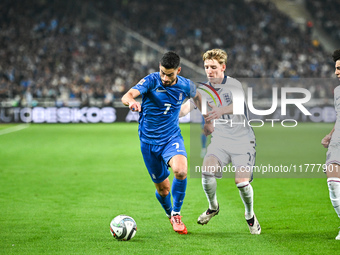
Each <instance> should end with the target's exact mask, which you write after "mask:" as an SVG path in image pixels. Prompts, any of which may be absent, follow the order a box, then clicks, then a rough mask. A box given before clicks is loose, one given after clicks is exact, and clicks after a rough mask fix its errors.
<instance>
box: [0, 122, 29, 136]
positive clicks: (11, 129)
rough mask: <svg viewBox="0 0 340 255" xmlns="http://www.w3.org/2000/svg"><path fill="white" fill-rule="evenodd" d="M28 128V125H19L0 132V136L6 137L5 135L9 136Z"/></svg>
mask: <svg viewBox="0 0 340 255" xmlns="http://www.w3.org/2000/svg"><path fill="white" fill-rule="evenodd" d="M28 127H29V124H20V125H17V126H14V127H10V128H6V129H3V130H0V135H6V134H9V133H13V132H16V131H20V130H22V129H25V128H28Z"/></svg>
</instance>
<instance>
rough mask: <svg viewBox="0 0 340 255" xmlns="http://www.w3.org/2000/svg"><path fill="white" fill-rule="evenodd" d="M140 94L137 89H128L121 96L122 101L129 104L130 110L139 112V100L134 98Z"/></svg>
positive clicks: (140, 108)
mask: <svg viewBox="0 0 340 255" xmlns="http://www.w3.org/2000/svg"><path fill="white" fill-rule="evenodd" d="M139 95H140V92H139V90H138V89H130V90H129V91H128V92H126V93H125V95H124V96H123V97H122V103H123V104H124V105H126V106H129V108H130V110H131V111H134V112H140V111H141V110H142V107H141V105H140V103H139V102H137V101H136V100H135V98H136V97H138V96H139Z"/></svg>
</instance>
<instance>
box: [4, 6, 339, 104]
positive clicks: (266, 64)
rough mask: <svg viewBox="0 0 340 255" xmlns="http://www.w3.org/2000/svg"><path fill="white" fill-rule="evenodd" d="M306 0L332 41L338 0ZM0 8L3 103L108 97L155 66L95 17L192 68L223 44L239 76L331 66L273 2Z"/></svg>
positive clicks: (317, 71) (319, 89)
mask: <svg viewBox="0 0 340 255" xmlns="http://www.w3.org/2000/svg"><path fill="white" fill-rule="evenodd" d="M306 2H308V4H307V6H306V7H307V9H308V10H309V11H310V12H311V13H312V15H313V16H314V17H315V18H316V19H317V20H318V22H320V25H322V26H323V28H324V29H325V31H327V32H328V33H329V34H331V35H332V36H334V38H335V39H336V40H338V39H339V37H340V24H339V21H338V19H336V14H337V13H338V12H337V9H339V6H340V5H339V3H338V4H337V6H335V5H334V3H333V2H334V1H330V0H327V1H322V0H309V1H306ZM335 2H338V0H337V1H335ZM89 10H91V12H89ZM0 14H1V15H0V75H1V78H0V102H1V104H2V105H0V106H26V105H29V106H35V105H42V106H90V105H96V106H107V105H112V104H113V102H114V100H115V98H116V99H118V98H120V96H121V95H122V94H123V93H124V92H126V91H127V90H128V89H129V88H130V87H131V86H133V85H134V84H136V83H137V82H138V80H139V79H140V78H142V77H143V76H145V75H147V74H148V72H150V71H152V70H157V67H158V63H145V62H139V61H136V59H135V58H134V54H135V52H134V49H133V47H127V46H126V45H124V44H122V42H121V41H119V39H118V38H117V36H116V34H115V33H112V26H110V24H109V23H110V22H105V19H100V18H98V17H99V16H106V17H108V18H109V19H108V20H116V21H118V22H119V23H121V24H122V25H124V26H125V27H127V28H130V29H132V30H133V31H135V32H138V33H139V34H141V35H143V36H144V37H146V38H147V39H149V40H151V41H152V42H154V43H156V44H158V45H160V46H162V47H164V48H165V49H166V50H174V51H176V52H177V53H179V55H180V56H181V57H183V58H186V59H188V60H189V61H192V62H193V63H194V64H196V65H197V68H203V65H202V60H201V56H202V53H203V52H205V51H206V50H207V49H211V48H215V47H218V48H223V49H225V50H226V51H227V52H228V54H229V56H228V61H229V62H228V65H227V70H228V71H227V73H228V75H230V76H233V77H236V78H240V77H251V78H262V77H275V78H293V79H299V78H305V77H306V78H307V77H308V78H329V77H331V76H332V74H333V69H334V67H333V66H334V64H333V62H332V60H331V58H330V53H329V52H325V51H324V50H323V48H322V46H321V45H320V44H319V42H318V41H317V40H313V38H312V37H311V33H310V31H309V30H301V29H300V28H299V26H298V24H296V23H294V22H293V21H292V20H291V19H290V18H288V17H287V16H286V15H285V14H283V13H281V12H280V11H278V9H276V7H275V5H273V4H272V3H271V2H264V1H246V0H228V1H226V0H215V1H214V2H213V4H212V3H211V1H209V0H200V1H180V0H173V1H159V0H139V1H129V0H111V1H104V0H97V1H92V0H84V1H80V0H74V1H66V0H52V1H48V0H32V1H27V0H23V1H11V0H3V1H1V2H0ZM155 65H156V66H155ZM264 86H265V85H264ZM332 86H333V85H327V84H316V85H315V86H314V85H313V88H309V89H310V90H311V91H312V93H313V97H314V98H331V97H332V96H333V87H332ZM263 89H264V90H265V89H268V88H263ZM260 94H261V93H260ZM269 96H270V93H269ZM5 103H6V104H5Z"/></svg>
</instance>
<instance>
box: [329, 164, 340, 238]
mask: <svg viewBox="0 0 340 255" xmlns="http://www.w3.org/2000/svg"><path fill="white" fill-rule="evenodd" d="M326 174H327V184H328V190H329V198H330V200H331V202H332V205H333V207H334V210H335V212H336V213H337V215H338V217H339V218H340V166H339V165H338V164H334V163H333V164H328V165H327V170H326ZM335 239H336V240H340V231H339V233H338V235H337V236H336V237H335Z"/></svg>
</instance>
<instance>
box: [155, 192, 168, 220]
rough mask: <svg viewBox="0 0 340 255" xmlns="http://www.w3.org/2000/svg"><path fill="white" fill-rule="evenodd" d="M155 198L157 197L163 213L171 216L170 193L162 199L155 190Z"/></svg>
mask: <svg viewBox="0 0 340 255" xmlns="http://www.w3.org/2000/svg"><path fill="white" fill-rule="evenodd" d="M156 197H157V199H158V201H159V203H160V204H161V205H162V207H163V209H164V211H165V213H166V214H167V215H168V216H171V211H172V205H171V194H170V192H169V194H168V195H167V196H166V197H162V196H161V195H159V194H158V192H157V190H156Z"/></svg>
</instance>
